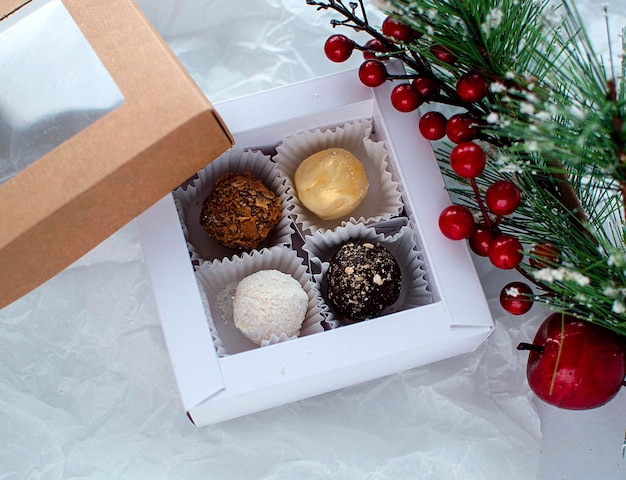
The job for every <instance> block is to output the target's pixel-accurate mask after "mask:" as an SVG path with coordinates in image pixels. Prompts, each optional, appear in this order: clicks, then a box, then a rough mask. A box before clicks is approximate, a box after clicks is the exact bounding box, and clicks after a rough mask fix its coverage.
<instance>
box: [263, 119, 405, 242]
mask: <svg viewBox="0 0 626 480" xmlns="http://www.w3.org/2000/svg"><path fill="white" fill-rule="evenodd" d="M371 133H372V122H371V121H369V120H357V121H354V122H350V123H346V124H344V125H343V126H340V127H336V128H334V129H326V130H320V129H316V130H311V131H309V130H307V131H303V132H299V133H296V134H294V135H292V136H290V137H287V138H285V139H284V140H283V142H282V143H281V144H280V145H279V146H278V147H277V148H276V152H277V154H276V156H275V157H274V160H275V162H276V165H277V167H278V169H279V171H280V174H281V176H283V177H284V178H285V184H286V186H287V193H288V195H289V196H290V197H291V198H290V203H291V214H292V216H293V218H294V221H295V222H296V225H297V227H298V228H299V229H300V230H301V232H302V233H303V234H304V235H311V234H313V232H316V231H318V230H322V231H326V230H334V229H335V228H337V227H340V226H344V225H346V224H348V223H353V224H356V223H363V224H371V223H376V222H380V221H383V220H386V219H389V218H391V217H393V216H396V215H399V214H400V213H401V212H402V208H403V203H402V196H401V194H400V189H399V185H398V182H396V181H395V180H393V178H392V174H391V172H390V169H389V168H388V164H387V151H386V150H385V145H384V143H383V142H377V141H373V140H371V139H370V135H371ZM332 147H338V148H344V149H346V150H348V151H350V152H351V153H352V154H353V155H354V156H356V157H357V158H358V159H359V160H360V161H361V163H362V164H363V167H364V168H365V173H366V174H367V178H368V181H369V184H370V185H369V190H368V192H367V195H366V196H365V198H364V199H363V201H362V202H361V204H360V205H359V206H358V207H357V208H356V209H355V210H354V211H353V212H352V213H350V214H349V215H345V216H344V217H341V218H339V219H337V220H322V219H320V218H319V217H318V216H317V215H315V214H314V213H312V212H310V211H309V210H307V209H306V208H305V207H304V206H303V205H302V204H301V203H300V201H299V199H298V196H297V192H296V188H295V185H294V180H293V179H294V175H295V172H296V169H297V168H298V166H299V165H300V163H302V161H303V160H305V159H306V158H308V157H309V156H311V155H313V154H314V153H317V152H319V151H321V150H325V149H327V148H332Z"/></svg>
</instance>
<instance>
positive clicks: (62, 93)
mask: <svg viewBox="0 0 626 480" xmlns="http://www.w3.org/2000/svg"><path fill="white" fill-rule="evenodd" d="M0 72H1V73H0V75H1V78H2V80H1V81H0V85H2V87H0V208H1V209H2V210H1V214H0V265H1V266H2V275H0V308H1V307H4V306H6V305H8V304H9V303H11V302H13V301H14V300H17V299H18V298H19V297H21V296H22V295H24V294H26V293H27V292H29V291H30V290H32V289H33V288H35V287H36V286H38V285H40V284H41V283H43V282H44V281H46V280H48V279H49V278H51V277H52V276H53V275H55V274H56V273H58V272H59V271H60V270H62V269H63V268H65V267H67V266H68V265H70V264H71V263H72V262H73V261H74V260H76V259H78V258H79V257H80V256H82V255H83V254H85V253H86V252H88V251H89V250H91V249H92V248H93V247H95V246H96V245H98V244H99V243H100V242H102V241H103V240H104V239H105V238H107V237H108V236H109V235H111V234H113V233H114V232H115V231H116V230H118V229H119V228H120V227H122V226H123V225H125V224H126V223H128V222H129V221H131V220H132V219H133V218H134V217H136V216H137V215H138V214H140V213H141V212H142V211H144V210H145V209H146V208H148V207H149V206H151V205H152V204H154V203H155V202H156V201H157V200H158V199H160V198H161V197H162V196H163V195H164V194H165V193H166V192H167V191H170V190H171V189H172V188H174V187H175V186H176V185H177V184H178V183H180V182H182V181H184V180H185V179H186V178H188V177H189V176H190V175H191V174H193V172H195V171H197V170H198V169H200V168H202V166H203V165H205V164H206V163H207V162H208V161H210V160H211V159H212V158H215V157H216V156H218V155H219V154H221V153H222V152H224V151H225V150H226V149H227V148H229V147H230V146H231V144H232V138H231V137H230V134H229V133H228V130H227V128H226V127H225V126H224V124H223V123H222V121H221V119H220V118H219V117H218V115H217V114H216V113H215V111H214V110H213V108H212V107H211V104H210V103H209V102H208V100H207V99H206V96H205V95H204V94H203V93H202V92H201V91H200V89H199V88H198V87H197V85H196V84H195V83H194V82H193V80H192V79H191V78H190V76H189V75H188V73H187V72H186V71H185V69H184V68H183V67H182V66H181V65H180V63H179V61H178V60H177V58H176V57H175V56H174V55H173V53H172V52H171V51H170V49H169V48H168V47H167V45H166V44H165V42H164V41H163V40H162V39H161V37H160V36H159V34H158V33H157V32H156V31H155V30H154V28H153V26H152V25H151V24H150V22H149V21H148V20H147V19H146V18H145V16H144V15H143V13H142V12H141V11H140V10H139V9H138V7H137V6H136V5H135V4H134V3H133V2H131V1H127V0H122V1H118V2H115V3H114V4H110V3H108V2H98V1H96V0H86V1H85V0H64V1H61V0H32V1H25V0H3V1H1V2H0Z"/></svg>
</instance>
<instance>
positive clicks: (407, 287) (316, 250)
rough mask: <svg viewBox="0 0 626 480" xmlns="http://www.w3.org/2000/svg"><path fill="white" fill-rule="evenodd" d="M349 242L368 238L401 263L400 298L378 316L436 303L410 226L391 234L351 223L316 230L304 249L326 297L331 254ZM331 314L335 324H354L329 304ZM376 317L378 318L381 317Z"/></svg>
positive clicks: (332, 323) (367, 240) (323, 296)
mask: <svg viewBox="0 0 626 480" xmlns="http://www.w3.org/2000/svg"><path fill="white" fill-rule="evenodd" d="M349 241H366V242H370V243H373V244H380V245H382V246H384V247H385V248H386V249H387V250H389V252H390V253H391V254H392V255H393V257H394V258H395V259H396V261H397V262H398V265H399V266H400V273H401V276H402V285H401V289H400V297H399V298H398V300H397V301H396V302H395V303H394V304H393V305H391V306H389V307H388V308H386V309H385V310H383V311H382V312H381V314H380V315H379V316H378V317H383V316H385V315H388V314H391V313H395V312H399V311H402V310H409V309H412V308H416V307H420V306H422V305H427V304H430V303H432V302H433V296H432V293H431V292H430V289H429V286H428V281H427V279H426V272H425V270H424V265H423V260H422V258H421V252H420V251H419V250H418V247H417V244H416V242H415V239H414V237H413V231H412V230H411V228H410V227H408V226H401V227H400V228H399V229H398V230H397V231H396V232H395V233H393V234H392V235H385V234H384V233H379V232H377V231H376V229H375V228H373V227H368V226H365V225H362V224H348V225H345V226H343V227H340V228H337V229H336V230H335V231H332V232H331V231H326V232H316V233H315V234H314V235H312V236H310V237H309V238H308V239H307V243H306V245H305V246H304V249H305V250H306V251H307V253H308V254H309V257H310V261H311V263H312V268H313V269H314V272H315V274H314V278H315V281H316V282H317V284H318V288H319V290H320V292H321V294H322V298H323V299H327V298H328V297H327V290H328V284H327V282H326V272H327V271H328V264H329V261H330V259H331V258H332V256H333V255H334V254H335V253H336V252H337V250H339V248H340V247H341V246H342V245H343V244H344V243H346V242H349ZM327 308H328V311H329V312H330V315H329V316H328V321H329V323H331V325H333V326H340V325H343V324H346V323H353V321H352V320H350V319H349V318H347V317H345V316H343V315H341V314H339V313H338V312H336V311H334V310H333V309H332V308H331V307H329V306H327ZM378 317H377V318H378Z"/></svg>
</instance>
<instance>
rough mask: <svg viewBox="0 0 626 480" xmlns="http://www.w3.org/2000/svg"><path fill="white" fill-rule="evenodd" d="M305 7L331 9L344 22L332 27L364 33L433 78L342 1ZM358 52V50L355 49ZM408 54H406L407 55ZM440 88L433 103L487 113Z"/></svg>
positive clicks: (410, 54)
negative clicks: (347, 28)
mask: <svg viewBox="0 0 626 480" xmlns="http://www.w3.org/2000/svg"><path fill="white" fill-rule="evenodd" d="M306 3H307V5H313V6H316V7H317V9H318V10H326V9H332V10H335V11H336V12H337V13H339V14H341V15H343V16H344V17H345V20H342V21H334V22H332V25H333V26H337V25H342V26H344V27H349V28H352V29H353V30H355V31H365V32H367V33H368V34H369V35H370V36H371V37H372V38H375V39H376V40H378V41H379V42H380V43H381V44H382V45H383V46H384V47H385V49H386V50H387V51H388V52H389V54H388V56H389V57H393V58H397V59H399V60H400V61H402V62H403V63H404V64H405V65H406V66H408V67H409V68H410V69H412V70H413V71H415V72H416V73H417V74H418V75H428V76H430V77H433V76H434V75H433V71H432V68H431V67H430V64H429V63H428V61H427V60H426V59H424V58H422V57H421V56H420V55H418V54H417V53H416V52H414V51H412V50H410V49H402V50H398V48H399V47H398V45H397V44H395V43H393V42H392V41H390V40H389V38H387V37H386V36H385V35H383V34H382V33H380V32H379V31H378V30H376V29H375V28H372V27H371V26H370V25H369V22H368V21H367V18H366V17H364V19H363V20H362V19H360V18H359V17H358V16H357V15H356V14H355V9H350V8H348V7H346V6H345V5H344V4H343V2H342V0H330V1H329V3H325V2H320V1H317V0H306ZM351 4H352V2H351ZM359 5H360V9H361V10H362V11H363V10H364V9H365V7H364V5H363V0H359ZM356 48H357V49H359V50H360V48H358V47H356ZM396 52H397V53H396ZM407 52H408V53H407ZM440 87H441V90H442V92H443V93H445V95H442V94H439V95H438V96H437V98H436V99H432V100H433V101H437V102H439V103H442V104H445V105H451V106H457V107H463V108H465V109H467V110H468V111H469V112H470V113H472V114H474V115H476V116H477V117H482V116H483V115H485V112H486V111H487V110H486V108H485V107H484V106H482V104H480V103H474V104H472V103H470V104H468V103H466V102H464V101H463V100H461V98H460V97H459V96H458V94H457V92H456V89H455V88H453V87H450V86H449V85H447V84H446V83H445V82H440Z"/></svg>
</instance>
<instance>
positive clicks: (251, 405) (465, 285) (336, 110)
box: [137, 64, 494, 426]
mask: <svg viewBox="0 0 626 480" xmlns="http://www.w3.org/2000/svg"><path fill="white" fill-rule="evenodd" d="M400 68H401V67H400V66H399V65H396V64H391V65H390V66H389V70H390V71H394V69H395V70H399V69H400ZM398 73H399V72H398ZM393 86H394V85H393V84H392V83H391V82H387V83H386V84H385V85H383V86H381V87H378V88H376V89H371V88H368V87H365V86H363V85H362V84H360V82H359V80H358V76H357V73H356V72H355V71H347V72H342V73H338V74H333V75H330V76H326V77H321V78H317V79H314V80H310V81H306V82H302V83H298V84H294V85H289V86H286V87H280V88H276V89H273V90H268V91H265V92H261V93H258V94H254V95H250V96H247V97H242V98H238V99H234V100H230V101H227V102H223V103H218V104H216V105H215V108H216V110H217V111H218V112H219V114H220V116H221V117H222V118H223V120H224V121H225V123H226V125H228V127H229V129H230V131H231V132H232V133H233V136H234V138H235V147H236V148H251V149H259V150H261V151H263V152H266V153H270V154H271V153H272V152H274V151H275V148H276V146H277V145H279V144H280V142H281V140H282V139H283V138H285V137H287V136H289V135H292V134H294V133H296V132H299V131H302V130H309V129H315V128H327V127H332V126H338V125H341V124H343V123H345V122H349V121H353V120H357V119H372V120H373V123H374V129H375V133H376V135H377V137H378V138H379V139H381V140H383V141H384V142H385V145H386V149H387V152H388V154H389V159H388V161H389V165H390V169H391V170H392V175H393V177H394V179H396V180H397V181H398V182H399V183H400V186H401V191H402V198H403V202H404V212H405V215H406V217H407V221H408V225H409V226H410V227H411V229H412V231H413V233H414V237H415V243H416V245H417V248H418V250H419V255H420V257H421V260H422V262H423V267H424V270H425V278H426V280H427V281H428V288H429V290H430V292H431V294H432V299H433V301H432V303H428V304H426V305H421V306H418V307H415V308H409V309H406V310H402V311H399V312H395V313H392V314H389V315H385V316H383V317H380V318H376V319H373V320H368V321H363V322H360V323H355V324H352V325H347V326H342V327H339V328H334V329H330V330H326V331H323V332H320V333H315V334H312V335H307V336H302V337H300V338H297V339H294V340H291V341H287V342H281V343H276V344H272V345H268V346H265V347H260V348H256V349H252V350H248V351H245V352H240V353H236V354H233V355H228V356H224V357H219V356H218V354H217V351H216V348H215V345H214V341H213V338H212V335H211V331H210V329H209V320H208V318H207V313H205V308H204V307H203V302H202V299H201V294H200V291H199V287H198V283H197V281H196V278H195V276H194V271H193V268H192V264H191V262H190V257H189V252H188V250H187V245H186V242H185V237H184V234H183V231H182V227H181V223H180V219H179V215H178V212H177V210H176V206H175V202H174V199H173V196H172V195H167V196H166V197H165V198H163V199H162V200H161V201H159V202H158V203H157V204H155V205H154V206H153V207H152V208H150V209H149V210H148V211H146V212H145V213H144V214H142V215H141V216H140V217H139V218H138V220H137V225H138V229H139V235H140V238H141V242H142V245H143V249H144V255H145V260H146V264H147V266H148V269H149V272H150V276H151V279H152V283H153V288H154V292H155V296H156V301H157V305H158V309H159V313H160V316H161V321H162V325H163V331H164V334H165V339H166V342H167V346H168V350H169V353H170V356H171V360H172V364H173V367H174V371H175V375H176V379H177V382H178V386H179V389H180V395H181V398H182V402H183V406H184V408H185V410H186V411H187V414H188V416H189V417H190V419H191V420H192V421H193V423H194V424H195V425H198V426H202V425H208V424H212V423H216V422H220V421H224V420H227V419H231V418H235V417H239V416H243V415H246V414H250V413H253V412H258V411H261V410H264V409H268V408H272V407H275V406H278V405H282V404H285V403H289V402H293V401H297V400H301V399H304V398H307V397H311V396H314V395H318V394H321V393H325V392H328V391H332V390H336V389H340V388H343V387H346V386H349V385H353V384H356V383H360V382H365V381H368V380H371V379H374V378H377V377H381V376H385V375H389V374H393V373H395V372H400V371H403V370H406V369H410V368H413V367H417V366H420V365H425V364H428V363H431V362H436V361H438V360H442V359H445V358H448V357H452V356H456V355H460V354H463V353H466V352H470V351H473V350H474V349H476V348H477V347H478V346H479V345H480V344H481V343H482V342H483V341H484V340H485V338H486V337H487V336H488V335H489V333H490V332H491V331H492V329H493V327H494V324H493V320H492V317H491V314H490V311H489V308H488V305H487V302H486V300H485V297H484V294H483V291H482V287H481V285H480V283H479V279H478V276H477V274H476V271H475V269H474V265H473V263H472V259H471V256H470V253H469V249H468V247H467V242H462V241H461V242H455V241H452V240H448V239H446V238H445V237H444V236H443V235H442V234H441V233H440V231H439V228H438V224H437V222H438V217H439V214H440V212H441V211H442V210H443V209H444V208H445V207H446V206H448V205H450V197H449V195H448V192H447V191H446V188H445V185H444V181H443V178H442V175H441V173H440V170H439V167H438V165H437V162H436V160H435V157H434V154H433V151H432V148H431V145H430V142H428V141H427V140H425V139H424V138H422V137H421V136H420V134H419V131H418V128H417V123H418V119H419V114H418V113H417V112H415V113H411V114H407V113H400V112H397V111H395V110H394V109H393V107H392V106H391V104H390V101H389V95H390V92H391V89H392V87H393ZM294 248H296V247H294ZM398 261H399V262H402V259H398Z"/></svg>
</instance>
